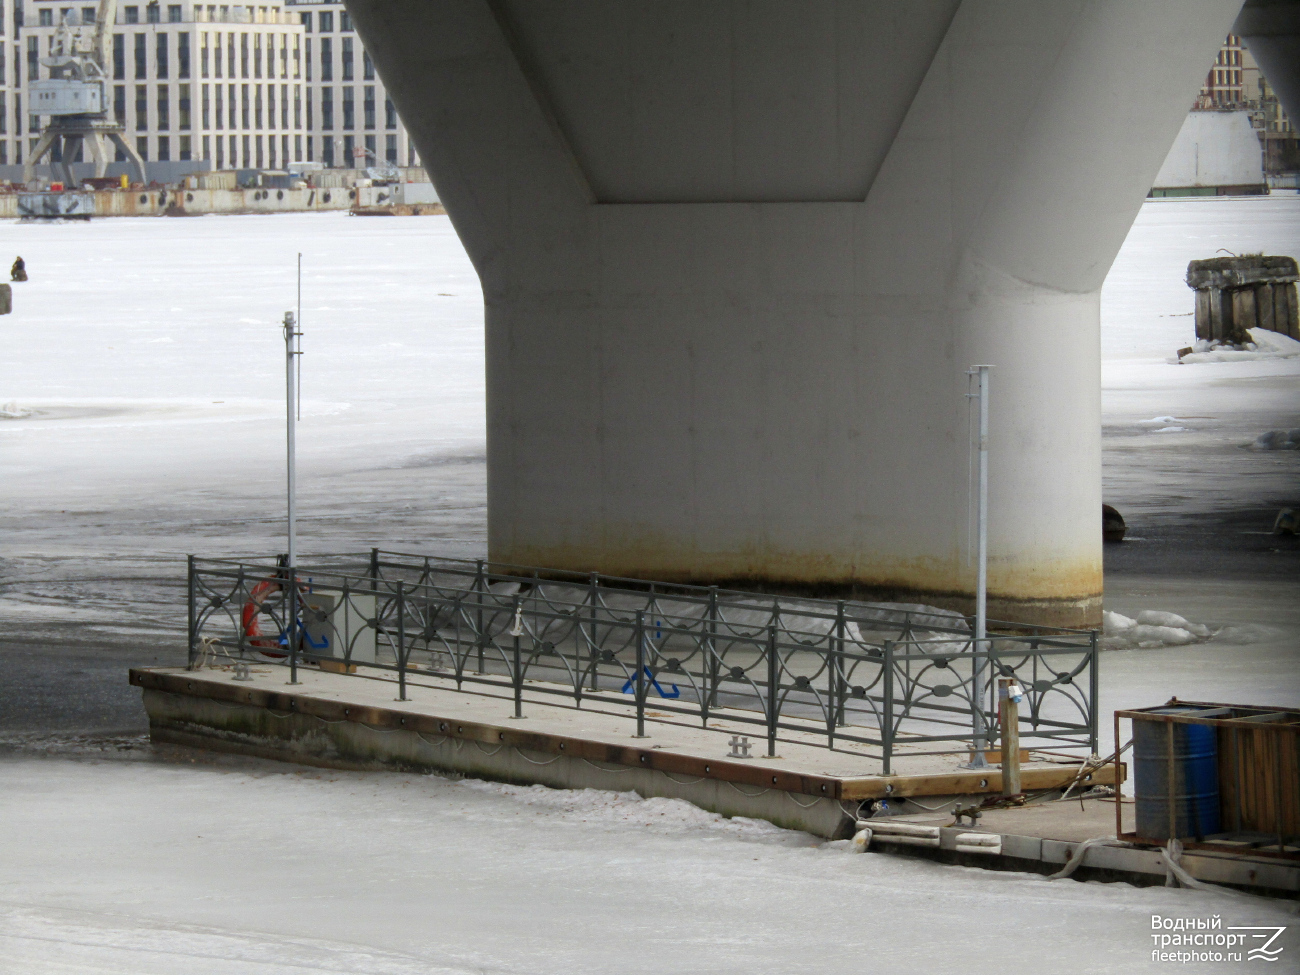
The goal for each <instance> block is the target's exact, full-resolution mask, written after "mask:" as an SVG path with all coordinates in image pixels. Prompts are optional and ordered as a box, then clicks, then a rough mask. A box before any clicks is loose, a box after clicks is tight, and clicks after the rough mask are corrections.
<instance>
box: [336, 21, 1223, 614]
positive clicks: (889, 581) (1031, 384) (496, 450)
mask: <svg viewBox="0 0 1300 975" xmlns="http://www.w3.org/2000/svg"><path fill="white" fill-rule="evenodd" d="M349 8H350V9H351V10H352V12H353V14H354V16H355V19H356V23H357V27H358V30H359V31H360V32H361V34H362V36H363V38H364V40H365V44H366V47H367V50H369V51H371V52H372V54H373V56H374V58H375V61H376V63H377V65H378V67H379V70H380V72H381V73H382V75H383V77H384V80H385V83H386V85H387V86H388V89H389V91H390V92H392V95H393V98H394V100H395V101H396V103H397V105H398V107H399V109H400V111H401V114H402V118H403V120H404V121H405V122H406V124H407V126H408V128H409V130H410V131H411V133H412V137H413V138H414V139H415V140H416V142H417V144H418V145H419V147H420V151H421V155H422V157H423V158H424V159H425V160H426V162H427V164H428V166H429V170H430V173H431V175H432V178H433V180H434V183H435V184H436V186H437V188H438V192H439V196H440V198H441V199H442V200H443V202H444V204H445V206H446V208H447V211H448V213H449V215H450V217H451V219H452V221H453V223H454V224H455V226H456V229H457V231H458V233H459V234H460V236H461V239H462V240H463V241H464V243H465V246H466V248H467V250H468V251H469V254H470V257H471V259H472V260H473V261H474V264H475V266H476V268H477V270H478V272H479V275H480V278H481V280H482V284H483V290H484V298H485V304H486V328H487V387H488V393H487V395H488V479H489V480H488V520H489V553H490V556H491V558H493V559H494V560H499V561H505V562H519V563H528V564H535V565H547V566H556V567H563V568H573V569H583V570H588V569H596V570H600V571H602V572H607V573H619V574H625V575H636V576H642V577H651V578H663V579H677V580H689V581H692V582H702V583H722V584H726V583H732V584H738V585H744V586H748V587H764V588H770V589H776V590H790V591H794V592H809V593H816V594H820V595H831V594H836V593H841V594H851V595H855V596H858V597H885V598H892V599H904V600H909V601H921V600H924V601H926V602H931V603H939V604H944V605H951V606H955V607H959V608H966V609H969V608H970V607H971V605H972V603H973V583H974V577H975V572H974V565H973V560H972V556H973V552H972V546H971V540H970V535H969V531H968V510H969V507H968V485H969V478H968V449H969V448H968V444H969V437H968V429H969V428H968V407H967V402H966V400H965V398H964V395H963V394H964V392H965V377H964V375H963V374H964V372H965V370H966V369H967V367H968V366H969V365H971V364H973V363H981V362H987V363H992V364H994V365H995V366H996V369H995V371H994V380H993V390H994V399H993V412H992V448H991V464H992V472H993V473H992V477H991V507H990V512H991V514H990V551H991V565H990V575H989V580H990V612H991V613H992V614H993V615H995V616H1002V617H1012V618H1018V619H1029V620H1035V621H1041V622H1046V623H1056V624H1066V625H1069V624H1089V625H1091V624H1095V623H1097V622H1098V621H1099V617H1100V609H1101V588H1102V579H1101V569H1102V565H1101V525H1100V516H1101V483H1100V481H1101V477H1100V475H1101V450H1100V391H1099V369H1100V363H1099V354H1100V353H1099V311H1098V309H1099V294H1100V289H1101V286H1102V282H1103V280H1104V278H1105V276H1106V273H1107V271H1108V269H1109V268H1110V265H1111V262H1112V260H1113V259H1114V257H1115V254H1116V253H1117V251H1118V250H1119V247H1120V245H1121V244H1122V242H1123V240H1124V237H1125V235H1126V233H1127V232H1128V229H1129V227H1130V226H1131V224H1132V221H1133V219H1134V217H1135V216H1136V214H1137V212H1138V209H1139V207H1140V206H1141V203H1142V200H1143V198H1144V197H1145V196H1146V193H1147V190H1148V189H1149V187H1150V185H1151V181H1152V179H1153V178H1154V176H1155V173H1156V172H1157V170H1158V169H1159V167H1160V164H1161V162H1162V161H1163V160H1164V157H1165V155H1166V153H1167V151H1168V149H1169V146H1170V145H1171V144H1172V142H1173V140H1174V137H1175V135H1176V134H1177V132H1178V129H1179V126H1180V124H1181V122H1182V119H1183V117H1184V116H1185V115H1186V112H1187V109H1188V106H1189V105H1190V104H1191V101H1192V99H1193V97H1194V95H1195V93H1196V90H1197V86H1198V84H1199V82H1200V80H1201V78H1202V77H1203V76H1204V72H1205V67H1206V65H1207V64H1209V63H1210V61H1211V60H1212V59H1213V56H1214V51H1215V50H1216V48H1217V46H1218V45H1219V44H1220V42H1221V41H1222V38H1223V36H1224V35H1225V34H1226V33H1227V32H1228V30H1229V29H1230V28H1231V26H1232V23H1233V19H1234V17H1236V15H1237V13H1238V10H1239V8H1240V0H1154V2H1144V3H1141V4H1135V3H1132V2H1128V0H1059V2H1052V3H1043V2H1031V0H909V2H883V0H879V2H873V0H860V2H849V0H841V2H834V0H784V2H783V0H769V2H742V0H718V2H710V3H662V2H637V0H626V2H619V3H601V2H592V0H441V2H439V3H436V4H430V3H423V2H419V0H351V2H350V3H349Z"/></svg>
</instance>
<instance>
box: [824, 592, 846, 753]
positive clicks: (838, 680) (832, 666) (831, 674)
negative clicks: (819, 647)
mask: <svg viewBox="0 0 1300 975" xmlns="http://www.w3.org/2000/svg"><path fill="white" fill-rule="evenodd" d="M826 664H827V667H826V671H827V674H826V684H827V687H826V692H827V695H828V696H829V698H830V708H829V714H827V716H826V718H827V720H826V725H827V729H828V732H829V734H828V736H827V737H828V738H829V739H830V747H831V748H834V747H835V729H836V728H837V727H838V726H839V722H840V720H841V719H842V717H843V712H842V707H843V705H842V704H841V702H842V701H843V693H844V600H842V599H841V600H840V601H839V602H838V603H836V605H835V635H834V636H833V637H831V641H830V655H829V656H828V657H827V659H826Z"/></svg>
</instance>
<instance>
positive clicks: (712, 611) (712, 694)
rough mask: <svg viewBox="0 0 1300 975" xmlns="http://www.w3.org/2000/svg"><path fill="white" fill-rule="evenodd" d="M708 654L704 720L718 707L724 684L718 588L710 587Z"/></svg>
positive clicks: (706, 720)
mask: <svg viewBox="0 0 1300 975" xmlns="http://www.w3.org/2000/svg"><path fill="white" fill-rule="evenodd" d="M708 628H709V629H708V632H709V636H708V653H709V670H708V674H709V686H708V688H707V691H708V693H707V694H706V695H705V706H704V720H705V722H706V723H707V722H708V720H709V709H710V708H716V707H717V706H718V685H719V684H720V683H721V682H722V681H721V679H720V677H719V670H720V665H719V663H718V587H717V586H709V623H708Z"/></svg>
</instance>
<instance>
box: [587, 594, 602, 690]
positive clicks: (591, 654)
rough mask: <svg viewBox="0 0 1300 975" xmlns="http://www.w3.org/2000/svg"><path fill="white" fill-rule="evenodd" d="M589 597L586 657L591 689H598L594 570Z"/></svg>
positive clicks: (598, 663) (596, 599)
mask: <svg viewBox="0 0 1300 975" xmlns="http://www.w3.org/2000/svg"><path fill="white" fill-rule="evenodd" d="M589 598H590V599H591V633H590V634H589V640H590V643H591V647H590V650H589V651H588V653H587V657H588V659H589V660H590V661H591V689H592V690H593V691H596V690H600V683H599V677H598V675H597V673H596V671H597V669H598V668H599V667H600V649H599V648H600V642H599V640H598V639H597V631H596V610H597V608H598V607H599V606H600V582H599V579H598V578H597V575H596V573H595V572H593V573H592V574H591V580H590V596H589Z"/></svg>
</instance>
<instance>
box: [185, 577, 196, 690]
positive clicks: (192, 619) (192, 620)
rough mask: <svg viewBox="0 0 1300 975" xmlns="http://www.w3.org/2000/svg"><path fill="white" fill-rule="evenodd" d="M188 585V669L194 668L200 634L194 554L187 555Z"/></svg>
mask: <svg viewBox="0 0 1300 975" xmlns="http://www.w3.org/2000/svg"><path fill="white" fill-rule="evenodd" d="M185 561H186V574H185V579H186V585H187V586H188V597H189V633H190V655H189V661H190V662H189V665H188V666H187V667H186V669H187V670H193V669H194V658H195V656H196V655H197V651H198V645H199V634H198V632H197V620H198V607H197V606H196V605H195V601H196V596H195V593H194V556H193V555H190V556H186V560H185Z"/></svg>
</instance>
